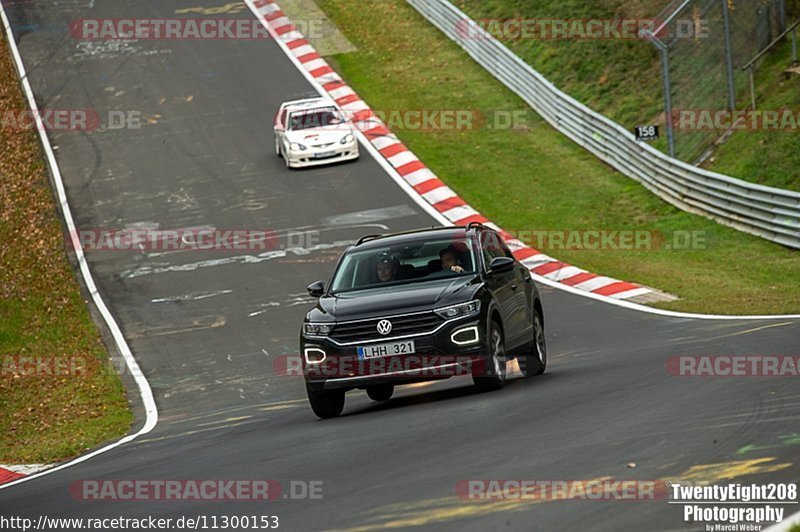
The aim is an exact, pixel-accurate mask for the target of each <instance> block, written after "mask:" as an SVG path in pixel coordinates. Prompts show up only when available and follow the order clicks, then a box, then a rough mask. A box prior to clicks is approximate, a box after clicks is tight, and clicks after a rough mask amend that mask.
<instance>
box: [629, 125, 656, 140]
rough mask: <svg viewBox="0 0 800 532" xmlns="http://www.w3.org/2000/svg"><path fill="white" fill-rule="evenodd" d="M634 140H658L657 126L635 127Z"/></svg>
mask: <svg viewBox="0 0 800 532" xmlns="http://www.w3.org/2000/svg"><path fill="white" fill-rule="evenodd" d="M633 131H634V133H636V140H639V141H643V142H652V141H654V140H658V126H637V127H636V128H635V129H634V130H633Z"/></svg>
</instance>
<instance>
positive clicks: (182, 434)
mask: <svg viewBox="0 0 800 532" xmlns="http://www.w3.org/2000/svg"><path fill="white" fill-rule="evenodd" d="M247 423H249V422H248V421H242V422H240V423H230V424H228V425H220V426H219V427H207V428H204V429H197V430H188V431H186V432H179V433H177V434H168V435H166V436H159V437H158V438H147V439H142V440H137V442H136V443H140V444H141V443H154V442H159V441H165V440H174V439H175V438H185V437H186V436H193V435H195V434H202V433H205V432H211V431H214V430H221V429H230V428H233V427H239V426H241V425H246V424H247Z"/></svg>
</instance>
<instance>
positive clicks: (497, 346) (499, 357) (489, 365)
mask: <svg viewBox="0 0 800 532" xmlns="http://www.w3.org/2000/svg"><path fill="white" fill-rule="evenodd" d="M485 366H486V367H485V368H483V371H482V373H474V372H473V374H472V381H473V382H474V383H475V387H476V388H478V390H480V391H482V392H485V391H492V390H499V389H500V388H502V387H503V386H505V384H506V350H505V341H504V340H503V331H502V329H500V325H499V324H498V323H497V322H496V321H494V320H492V322H491V325H490V326H489V358H488V360H487V361H486V365H485Z"/></svg>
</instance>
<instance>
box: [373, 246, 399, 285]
mask: <svg viewBox="0 0 800 532" xmlns="http://www.w3.org/2000/svg"><path fill="white" fill-rule="evenodd" d="M377 272H378V280H379V281H380V282H382V283H388V282H390V281H394V280H396V279H397V264H395V261H394V259H393V257H392V256H391V255H390V254H389V253H381V254H380V256H379V257H378V265H377Z"/></svg>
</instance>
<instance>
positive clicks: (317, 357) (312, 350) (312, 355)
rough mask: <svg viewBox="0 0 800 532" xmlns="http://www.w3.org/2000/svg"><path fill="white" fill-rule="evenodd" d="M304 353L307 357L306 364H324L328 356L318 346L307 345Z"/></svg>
mask: <svg viewBox="0 0 800 532" xmlns="http://www.w3.org/2000/svg"><path fill="white" fill-rule="evenodd" d="M303 355H304V356H305V357H306V364H322V363H323V362H325V358H327V356H328V355H326V354H325V351H323V350H322V349H320V348H318V347H306V349H305V351H304V352H303Z"/></svg>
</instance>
